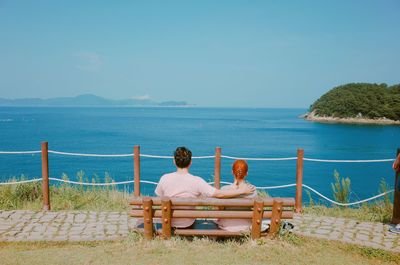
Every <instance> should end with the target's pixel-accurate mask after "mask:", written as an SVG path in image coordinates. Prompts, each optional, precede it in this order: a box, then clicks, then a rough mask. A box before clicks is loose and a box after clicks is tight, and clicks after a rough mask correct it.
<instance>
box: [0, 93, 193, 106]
mask: <svg viewBox="0 0 400 265" xmlns="http://www.w3.org/2000/svg"><path fill="white" fill-rule="evenodd" d="M0 106H18V107H80V106H82V107H109V106H110V107H111V106H127V107H129V106H149V107H157V106H158V107H188V106H193V105H189V104H188V103H187V102H185V101H165V102H155V101H152V100H150V99H133V98H131V99H118V100H114V99H106V98H103V97H99V96H96V95H92V94H84V95H79V96H76V97H58V98H49V99H42V98H21V99H5V98H0Z"/></svg>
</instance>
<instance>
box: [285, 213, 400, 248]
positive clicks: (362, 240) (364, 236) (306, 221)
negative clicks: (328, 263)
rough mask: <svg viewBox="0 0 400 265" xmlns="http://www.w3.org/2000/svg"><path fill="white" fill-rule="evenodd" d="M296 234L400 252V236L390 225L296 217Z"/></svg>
mask: <svg viewBox="0 0 400 265" xmlns="http://www.w3.org/2000/svg"><path fill="white" fill-rule="evenodd" d="M293 224H294V225H295V228H294V232H295V233H296V234H300V235H304V236H309V237H316V238H322V239H328V240H336V241H341V242H346V243H352V244H357V245H362V246H368V247H373V248H378V249H385V250H390V251H395V252H400V235H399V234H394V233H391V232H389V228H390V227H391V226H390V225H386V224H382V223H376V222H361V221H357V220H354V219H346V218H335V217H327V216H318V217H317V216H311V215H295V217H294V220H293Z"/></svg>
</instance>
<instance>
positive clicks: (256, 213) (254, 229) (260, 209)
mask: <svg viewBox="0 0 400 265" xmlns="http://www.w3.org/2000/svg"><path fill="white" fill-rule="evenodd" d="M263 213H264V202H263V201H262V200H261V199H259V198H256V199H255V200H254V205H253V222H252V225H251V238H252V239H257V238H260V237H261V222H262V217H263Z"/></svg>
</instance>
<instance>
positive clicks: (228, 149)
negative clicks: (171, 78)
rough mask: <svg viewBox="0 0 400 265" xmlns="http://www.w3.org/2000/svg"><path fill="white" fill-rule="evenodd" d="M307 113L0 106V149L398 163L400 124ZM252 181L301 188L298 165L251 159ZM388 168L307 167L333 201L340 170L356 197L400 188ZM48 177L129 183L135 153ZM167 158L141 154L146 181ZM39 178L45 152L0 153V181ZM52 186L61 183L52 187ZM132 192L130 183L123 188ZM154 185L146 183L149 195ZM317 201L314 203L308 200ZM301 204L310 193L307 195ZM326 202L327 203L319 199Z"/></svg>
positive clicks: (62, 159) (206, 167)
mask: <svg viewBox="0 0 400 265" xmlns="http://www.w3.org/2000/svg"><path fill="white" fill-rule="evenodd" d="M306 111H307V110H306V109H268V108H201V107H112V108H111V107H99V108H97V107H0V151H32V150H40V148H41V142H43V141H47V142H48V143H49V149H50V150H55V151H61V152H73V153H90V154H129V153H132V152H133V147H134V146H135V145H140V148H141V153H142V154H148V155H158V156H172V155H173V151H174V150H175V148H176V147H178V146H186V147H187V148H189V149H190V150H191V151H192V153H193V156H209V155H214V152H215V148H216V147H221V148H222V154H223V155H226V156H234V157H244V158H286V157H295V156H296V153H297V149H298V148H302V149H304V156H305V157H306V158H313V159H327V160H376V159H393V158H394V157H395V155H396V150H397V148H398V147H400V137H399V136H400V126H382V125H349V124H322V123H315V122H310V121H306V120H304V119H302V118H299V116H300V115H302V114H304V113H305V112H306ZM233 161H234V160H231V159H227V158H223V159H222V170H221V172H222V173H221V180H222V181H227V182H232V180H233V177H232V174H231V166H232V163H233ZM248 164H249V174H248V178H247V180H248V181H249V182H250V183H252V184H254V185H256V186H276V185H285V184H291V183H295V182H296V160H289V161H253V160H251V161H250V160H249V161H248ZM391 165H392V162H374V163H338V162H331V163H327V162H315V161H304V178H303V183H304V184H306V185H308V186H311V187H312V188H314V189H316V190H318V191H319V192H321V193H322V194H324V195H326V196H328V197H330V198H333V194H332V187H331V185H332V183H333V182H334V181H335V179H334V172H335V171H336V172H338V173H339V175H340V177H346V178H350V180H351V191H352V192H351V201H355V200H359V199H364V198H367V197H370V196H373V195H376V194H379V193H380V191H379V184H380V182H381V181H382V180H384V181H386V183H387V184H388V185H389V186H390V187H393V186H394V177H395V176H394V172H393V170H392V168H391ZM49 170H50V177H54V178H61V177H62V176H63V175H64V174H65V175H67V176H68V178H69V179H70V180H78V175H81V176H82V174H84V180H85V179H87V180H88V181H89V182H91V181H92V179H95V180H96V181H97V182H102V181H104V179H105V178H106V177H107V176H109V177H110V178H111V179H113V180H114V181H128V180H133V158H132V157H107V158H103V157H81V156H63V155H57V154H49ZM174 170H175V167H174V165H173V161H172V159H171V158H167V159H163V158H146V157H142V158H141V179H142V180H149V181H155V182H157V181H158V180H159V178H160V176H162V175H163V174H165V173H169V172H173V171H174ZM190 171H191V172H192V174H194V175H197V176H201V177H202V178H204V179H205V180H206V181H212V180H213V178H214V160H213V159H194V160H193V163H192V166H191V168H190ZM22 175H23V176H24V178H25V179H32V178H37V177H40V176H41V155H40V154H28V155H27V154H21V155H17V154H12V155H6V154H0V181H5V180H8V179H10V178H13V177H17V178H20V177H21V176H22ZM52 185H57V183H54V182H52ZM119 188H120V189H124V190H127V191H129V192H131V191H132V189H133V184H129V185H125V186H119ZM154 188H155V187H154V186H153V185H151V184H142V185H141V192H142V193H143V194H150V195H151V194H153V191H154ZM268 193H269V194H270V195H272V196H294V194H295V188H293V187H289V188H283V189H271V190H268ZM311 196H312V198H313V199H314V200H316V201H317V200H318V197H316V196H314V195H311ZM303 200H304V202H305V203H307V202H309V197H308V194H307V193H306V192H305V193H303ZM321 202H323V201H321Z"/></svg>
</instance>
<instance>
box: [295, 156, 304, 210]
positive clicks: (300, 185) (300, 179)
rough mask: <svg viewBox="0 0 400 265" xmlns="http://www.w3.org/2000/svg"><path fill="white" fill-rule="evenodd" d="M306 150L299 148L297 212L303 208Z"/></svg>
mask: <svg viewBox="0 0 400 265" xmlns="http://www.w3.org/2000/svg"><path fill="white" fill-rule="evenodd" d="M303 158H304V150H303V149H297V166H296V200H295V207H294V208H295V212H296V213H300V212H301V210H302V197H303V162H304V160H303Z"/></svg>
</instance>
